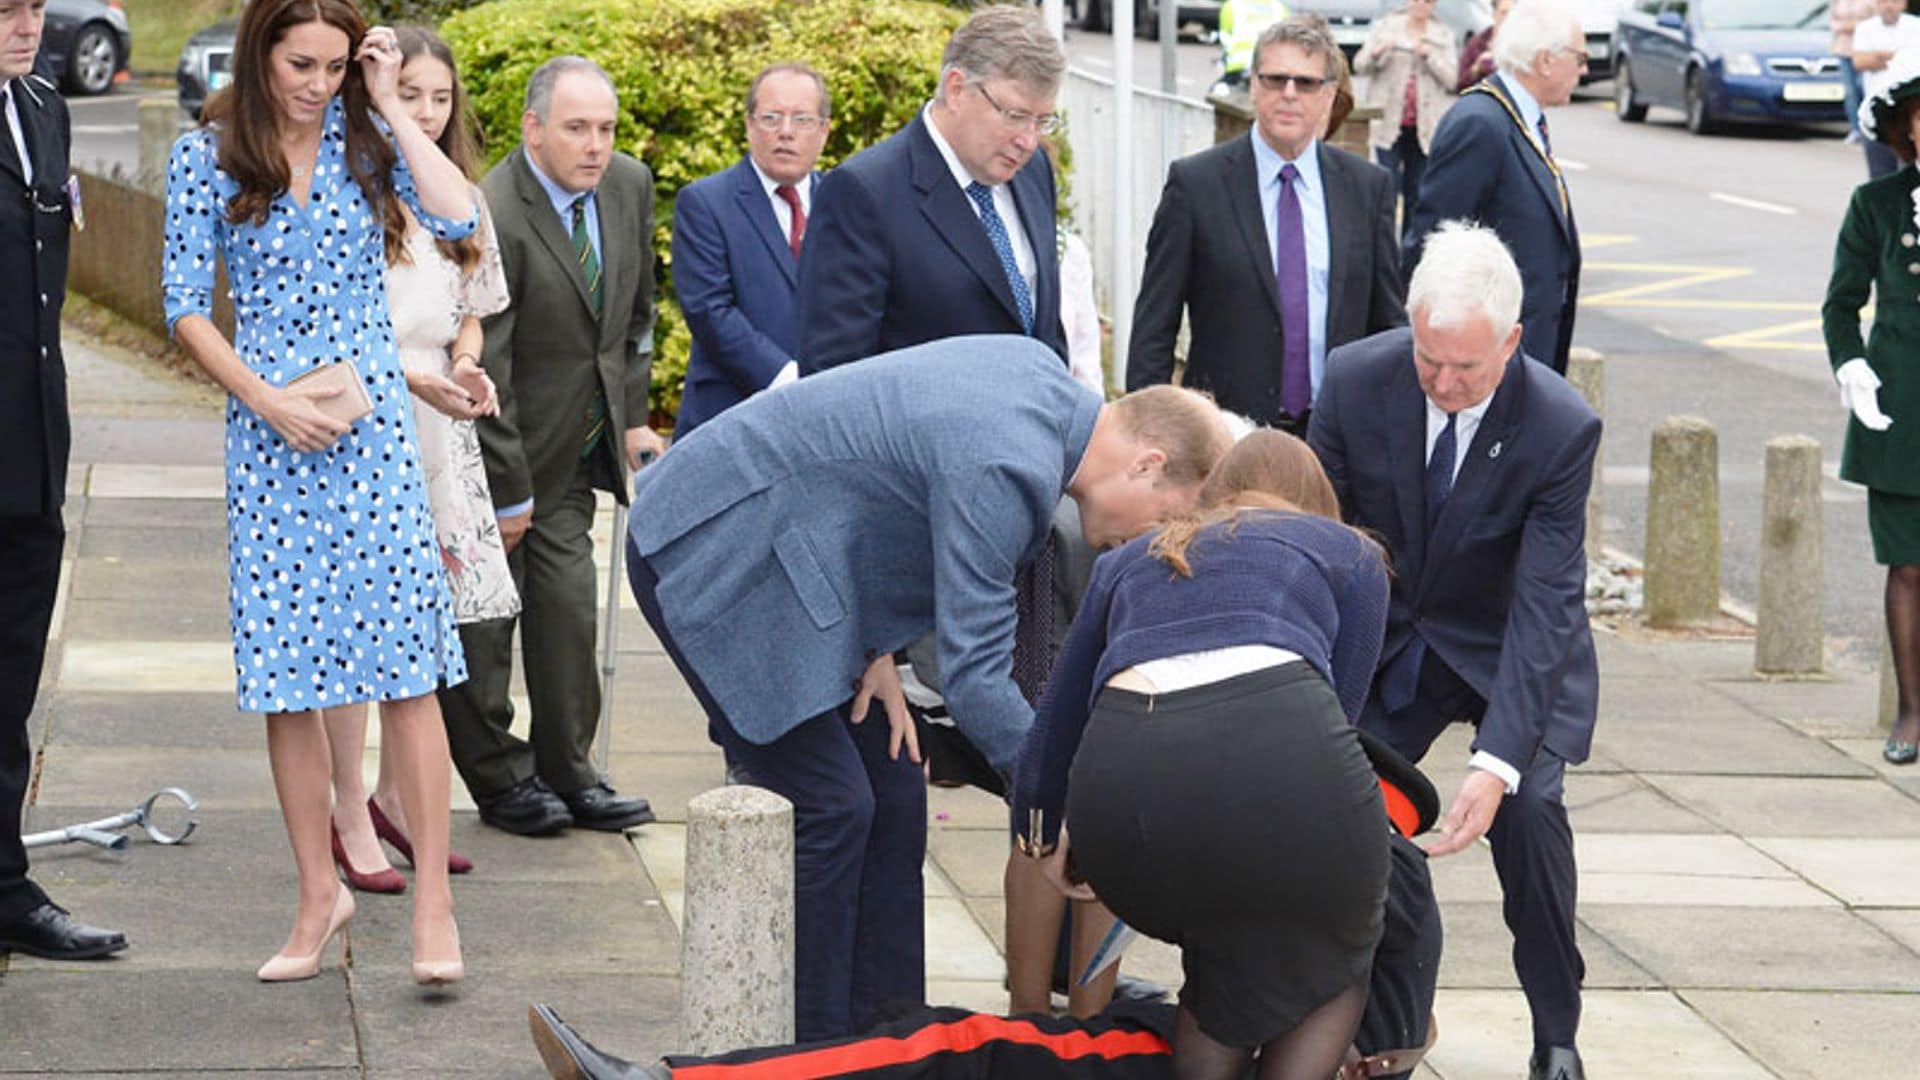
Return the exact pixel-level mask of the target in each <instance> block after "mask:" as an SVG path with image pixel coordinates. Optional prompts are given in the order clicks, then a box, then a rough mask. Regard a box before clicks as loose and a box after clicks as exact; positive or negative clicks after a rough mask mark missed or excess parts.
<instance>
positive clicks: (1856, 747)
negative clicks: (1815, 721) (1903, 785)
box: [1827, 728, 1920, 785]
mask: <svg viewBox="0 0 1920 1080" xmlns="http://www.w3.org/2000/svg"><path fill="white" fill-rule="evenodd" d="M1827 742H1828V744H1830V745H1831V746H1832V747H1833V748H1834V749H1836V750H1838V751H1840V752H1841V753H1843V754H1845V755H1847V756H1848V757H1850V758H1852V759H1853V760H1855V761H1857V762H1859V763H1860V764H1862V765H1865V766H1866V767H1867V768H1869V769H1872V770H1873V771H1874V772H1875V773H1878V774H1879V775H1881V776H1883V777H1886V778H1887V779H1888V780H1890V781H1893V782H1894V783H1895V784H1896V785H1897V784H1898V783H1899V781H1901V780H1920V775H1916V774H1915V772H1914V767H1913V765H1912V763H1908V764H1906V765H1894V764H1891V763H1890V762H1888V761H1887V759H1886V758H1884V757H1882V756H1881V754H1880V752H1881V751H1882V750H1884V749H1886V746H1887V733H1886V732H1885V731H1884V730H1879V729H1877V728H1876V730H1875V731H1874V732H1873V733H1872V734H1868V735H1858V736H1832V737H1829V738H1828V739H1827Z"/></svg>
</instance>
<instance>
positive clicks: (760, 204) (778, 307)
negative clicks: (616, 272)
mask: <svg viewBox="0 0 1920 1080" xmlns="http://www.w3.org/2000/svg"><path fill="white" fill-rule="evenodd" d="M819 180H820V174H818V173H815V174H814V183H815V185H816V186H815V188H814V190H815V191H816V192H817V191H818V190H819V187H818V184H819ZM816 205H817V204H816ZM809 232H811V228H809ZM798 280H799V260H797V259H795V258H794V257H793V247H792V245H791V244H789V243H788V242H787V237H786V234H785V233H783V232H781V230H780V222H779V219H778V218H776V217H775V216H774V213H773V206H772V204H771V203H769V202H768V201H767V191H766V188H764V187H762V186H761V185H760V175H759V174H758V173H756V172H755V171H754V169H753V160H752V159H751V158H741V159H740V163H739V164H737V165H735V166H734V167H733V168H731V169H728V170H726V171H724V172H718V173H715V174H713V175H712V176H709V177H706V178H704V179H701V180H696V181H694V182H693V183H691V184H688V185H687V186H686V187H684V188H682V189H681V190H680V194H679V196H678V197H677V198H675V199H674V203H673V282H674V288H675V289H676V290H677V291H678V293H679V296H680V310H681V311H682V312H683V313H684V314H685V315H686V317H687V327H688V329H689V330H691V331H692V332H693V354H692V356H690V357H689V358H688V359H687V386H686V391H685V393H684V394H683V396H682V397H681V399H680V417H679V419H678V421H676V422H675V424H674V428H673V432H674V436H675V437H676V438H685V437H686V435H687V434H688V433H689V432H691V431H693V429H694V428H697V427H699V426H700V425H701V424H702V423H704V422H706V421H707V420H708V419H710V418H711V417H713V416H714V415H715V414H717V413H719V412H721V411H722V410H724V409H726V408H728V407H730V406H733V405H738V404H739V403H740V402H742V401H745V400H746V399H747V397H748V396H749V395H751V394H753V393H754V392H755V391H757V390H761V389H764V388H765V387H766V385H767V384H768V383H770V382H772V381H773V377H774V376H775V375H777V374H779V372H780V369H781V368H782V367H785V366H786V364H787V361H789V360H792V359H793V356H794V351H795V346H796V345H798V344H799V341H798V338H799V334H798V326H799V324H798V323H796V322H795V321H794V317H793V290H794V285H795V284H796V282H797V281H798Z"/></svg>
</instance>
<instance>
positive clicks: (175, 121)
mask: <svg viewBox="0 0 1920 1080" xmlns="http://www.w3.org/2000/svg"><path fill="white" fill-rule="evenodd" d="M179 137H180V104H179V102H177V101H175V100H174V99H173V98H172V97H147V98H141V99H140V159H139V162H140V165H139V168H140V175H139V176H138V177H136V178H135V179H136V181H137V184H136V186H138V187H140V188H143V189H145V190H147V191H154V192H158V191H163V190H165V188H166V186H167V155H169V154H171V153H172V152H173V141H174V140H175V139H177V138H179Z"/></svg>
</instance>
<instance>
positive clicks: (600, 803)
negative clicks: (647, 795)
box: [560, 780, 653, 832]
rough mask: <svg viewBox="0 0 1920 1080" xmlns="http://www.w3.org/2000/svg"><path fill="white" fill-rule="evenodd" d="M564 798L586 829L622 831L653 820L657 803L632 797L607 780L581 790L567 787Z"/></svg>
mask: <svg viewBox="0 0 1920 1080" xmlns="http://www.w3.org/2000/svg"><path fill="white" fill-rule="evenodd" d="M560 798H561V800H562V801H563V802H565V803H566V804H567V810H568V811H569V812H571V813H572V814H573V823H574V824H575V825H578V826H580V827H581V828H583V829H599V830H601V831H602V832H619V831H620V830H621V829H630V828H632V827H634V826H635V825H645V824H646V823H647V822H649V821H652V820H653V807H651V806H648V805H647V800H645V799H642V798H640V797H638V796H635V797H633V798H628V797H627V796H625V795H622V794H620V793H619V792H617V791H615V790H613V785H612V784H609V783H607V782H606V781H605V780H602V781H600V782H599V783H597V784H594V785H593V786H591V787H583V788H581V789H580V790H579V791H563V792H561V793H560Z"/></svg>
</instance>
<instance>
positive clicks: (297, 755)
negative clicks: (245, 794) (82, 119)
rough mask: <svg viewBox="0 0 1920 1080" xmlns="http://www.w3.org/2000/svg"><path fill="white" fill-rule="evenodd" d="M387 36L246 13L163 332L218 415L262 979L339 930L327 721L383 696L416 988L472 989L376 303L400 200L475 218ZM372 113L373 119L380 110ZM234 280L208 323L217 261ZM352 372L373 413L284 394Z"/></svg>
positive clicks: (435, 223)
mask: <svg viewBox="0 0 1920 1080" xmlns="http://www.w3.org/2000/svg"><path fill="white" fill-rule="evenodd" d="M400 64H401V57H400V51H399V49H398V48H397V47H396V45H395V42H394V35H393V31H391V30H389V29H386V28H384V27H375V28H373V29H371V30H369V29H368V28H367V25H366V20H365V19H364V18H363V17H362V16H361V14H360V12H359V11H358V10H357V9H356V8H355V7H354V6H353V4H352V3H351V2H350V0H253V2H252V3H250V4H249V5H247V8H246V11H245V14H244V15H243V16H242V17H241V21H240V27H239V31H238V36H237V40H236V44H235V48H234V54H233V74H234V83H233V86H232V87H231V88H230V89H228V90H226V91H224V92H223V93H222V94H221V95H220V96H219V97H216V98H215V99H214V100H213V102H211V103H210V104H209V106H208V110H207V115H208V125H207V126H206V127H204V128H202V129H201V130H199V131H195V132H193V133H191V134H188V135H186V136H183V137H182V138H181V139H180V141H179V142H178V143H177V144H175V146H174V148H173V157H172V160H171V161H170V162H169V163H168V168H167V235H166V254H165V264H164V269H163V271H162V281H161V284H162V289H163V292H164V293H165V298H166V308H167V319H168V323H169V325H170V326H171V327H172V330H173V334H174V336H175V338H176V339H178V340H179V342H180V343H181V345H183V346H184V347H185V348H186V349H187V351H188V352H189V353H191V354H192V356H193V358H194V359H195V360H196V361H197V362H198V363H199V364H200V366H201V367H203V368H205V369H206V371H207V373H208V374H209V375H211V376H212V377H213V378H214V379H216V380H217V381H218V382H219V383H220V385H221V386H223V387H225V388H226V390H227V393H228V395H229V397H228V400H227V515H228V560H229V577H230V582H231V585H230V592H231V608H232V614H233V641H234V663H235V669H236V676H237V681H238V690H239V704H240V708H241V709H242V710H245V711H249V712H260V713H265V714H266V716H267V753H268V757H269V760H270V761H271V763H272V766H273V778H274V786H275V788H276V790H277V792H278V794H279V797H280V808H281V812H282V814H283V815H284V817H285V818H286V825H287V835H288V839H289V841H290V842H291V844H292V847H293V855H294V863H295V865H296V867H297V868H298V870H299V879H300V902H299V910H298V913H297V915H296V917H295V919H294V924H293V929H292V931H291V932H290V933H289V934H288V936H287V940H286V943H285V945H284V946H283V947H282V948H281V950H280V952H279V953H278V954H277V955H275V956H274V957H273V959H271V960H269V961H268V962H267V964H266V966H264V967H262V968H261V969H260V972H259V976H260V978H261V979H262V980H264V981H284V980H291V979H304V978H310V977H312V976H313V975H314V974H316V973H318V971H319V969H320V962H321V956H322V953H323V952H324V951H325V949H326V946H327V943H328V942H329V941H331V940H332V939H333V937H334V935H335V934H336V933H337V932H338V931H339V929H340V928H341V927H342V926H343V925H344V924H345V923H346V922H347V920H348V919H349V918H351V917H352V914H353V898H352V894H351V893H349V892H348V891H347V889H346V888H345V887H344V886H343V885H341V884H340V882H339V880H338V878H337V877H336V876H335V874H334V868H333V859H332V853H331V848H330V844H329V836H328V831H327V827H328V824H329V820H330V818H329V803H330V784H329V768H328V766H329V759H328V751H327V737H326V731H325V729H324V727H323V726H322V725H323V716H324V713H325V711H326V710H328V709H332V708H336V707H341V706H352V705H357V704H359V703H363V702H367V701H378V702H380V703H381V723H382V725H383V731H384V732H385V735H384V739H385V741H386V742H387V743H388V744H389V745H390V749H391V751H392V752H393V755H394V761H395V764H396V766H397V768H398V771H399V773H400V776H401V782H400V797H401V803H402V805H403V806H404V807H405V810H406V816H407V820H408V821H409V822H410V823H411V824H412V828H413V843H414V848H415V851H416V853H417V855H418V858H417V859H416V860H415V863H416V867H417V871H418V877H417V881H416V888H415V891H414V915H413V974H414V978H415V980H416V981H418V982H421V983H423V984H431V983H443V982H452V981H455V980H457V979H459V978H460V977H461V975H462V974H463V973H464V968H463V967H462V964H461V961H460V941H459V930H458V929H457V927H456V926H455V924H454V920H453V896H452V893H451V891H450V889H449V887H448V884H447V872H446V868H447V800H448V785H449V771H450V769H449V764H448V757H447V742H446V731H445V728H444V727H443V726H442V723H441V719H440V710H439V706H438V704H437V703H436V701H435V697H434V691H435V690H436V689H437V688H438V687H439V686H440V685H441V684H442V683H447V684H452V683H458V682H461V681H463V680H464V679H465V678H466V661H465V658H464V657H463V656H462V654H461V652H460V641H459V637H458V635H457V633H456V631H455V628H454V619H453V613H452V611H451V610H450V609H449V603H448V599H447V593H446V588H445V586H444V584H443V583H442V581H441V578H440V554H439V550H438V548H437V545H436V543H435V540H434V529H433V521H432V517H431V515H430V512H429V510H428V504H427V493H426V486H425V484H424V482H423V478H422V474H421V468H420V458H419V452H418V449H417V446H416V443H415V439H414V430H413V418H412V409H411V407H410V405H409V402H408V398H407V385H406V381H405V378H404V375H403V373H402V370H401V366H400V362H399V359H398V356H397V353H396V350H395V346H394V336H393V327H392V321H391V319H390V318H389V315H388V311H387V306H386V291H385V282H384V270H385V256H384V251H383V249H384V239H385V235H386V232H387V230H389V229H395V228H397V227H404V221H405V219H404V217H403V215H402V210H401V206H402V204H403V203H404V204H405V206H406V207H407V208H408V209H410V210H412V211H413V213H414V215H415V217H416V218H417V219H418V220H419V221H420V222H421V224H422V225H424V226H425V227H426V228H428V229H430V230H431V231H432V232H433V234H434V235H436V236H439V237H443V238H447V239H457V238H459V237H462V236H465V235H467V234H469V233H471V232H472V230H473V228H474V224H475V221H476V210H475V207H474V202H473V197H472V193H471V192H472V189H471V187H470V185H469V184H468V182H467V179H466V177H465V176H463V175H462V174H461V172H460V170H459V169H458V168H456V167H455V166H454V165H453V164H452V163H451V162H449V161H448V160H447V158H446V157H445V155H443V154H442V153H441V152H440V150H439V149H438V148H437V147H436V146H435V145H434V143H433V141H432V140H431V139H429V138H428V137H427V136H426V135H425V134H424V133H423V132H422V131H421V130H420V128H419V125H418V124H416V123H415V122H414V121H413V120H412V119H411V118H410V117H409V116H408V114H407V110H406V108H405V107H404V106H403V105H402V104H401V103H400V98H399V93H398V81H399V80H398V73H399V69H400ZM376 112H377V116H376ZM216 259H224V260H225V262H226V266H227V274H228V278H229V280H230V281H231V283H232V294H233V301H234V310H235V322H236V326H235V331H234V338H233V341H232V342H231V343H229V342H228V341H227V339H226V338H225V337H224V336H223V335H222V334H221V333H220V331H219V330H218V329H217V328H216V327H215V326H214V324H213V322H212V321H211V319H209V317H208V313H209V312H210V311H211V309H212V299H213V289H214V265H215V261H216ZM340 360H348V361H351V362H352V364H353V366H354V368H356V369H357V371H358V374H359V377H360V380H361V382H362V384H363V385H364V387H365V389H366V392H367V395H368V397H369V398H370V399H371V400H372V402H373V411H372V413H371V414H370V415H367V416H364V417H362V418H361V419H359V420H357V421H355V422H353V423H352V424H346V423H341V422H339V421H338V420H336V419H333V418H332V417H330V416H329V415H328V413H327V411H326V409H327V408H331V407H333V406H335V405H337V404H338V402H337V401H335V400H332V398H333V397H334V396H335V395H337V393H338V392H337V391H335V395H329V394H328V393H326V392H324V391H320V390H316V389H313V388H311V387H310V386H299V387H289V386H288V383H289V381H290V380H292V379H293V378H294V377H295V376H298V375H300V374H302V373H305V372H309V371H314V370H317V369H319V368H322V367H324V366H326V365H328V364H331V363H333V362H335V361H340Z"/></svg>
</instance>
